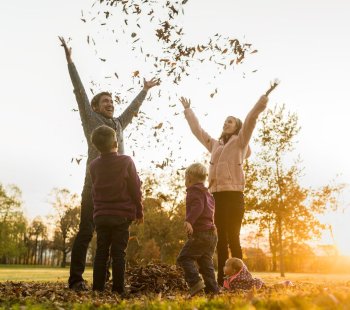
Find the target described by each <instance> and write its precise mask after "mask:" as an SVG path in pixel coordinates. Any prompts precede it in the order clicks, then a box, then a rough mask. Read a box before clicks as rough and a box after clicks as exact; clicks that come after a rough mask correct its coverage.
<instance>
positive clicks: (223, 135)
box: [219, 116, 243, 144]
mask: <svg viewBox="0 0 350 310" xmlns="http://www.w3.org/2000/svg"><path fill="white" fill-rule="evenodd" d="M232 117H233V118H234V119H235V121H236V126H237V128H236V130H235V131H234V132H233V133H224V132H222V133H221V136H220V138H219V141H222V142H223V143H224V144H226V143H227V142H228V140H230V138H231V137H232V136H234V135H235V136H237V135H238V133H239V132H240V130H241V129H242V125H243V124H242V121H241V120H240V119H239V118H238V117H234V116H232Z"/></svg>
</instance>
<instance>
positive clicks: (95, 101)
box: [91, 91, 112, 109]
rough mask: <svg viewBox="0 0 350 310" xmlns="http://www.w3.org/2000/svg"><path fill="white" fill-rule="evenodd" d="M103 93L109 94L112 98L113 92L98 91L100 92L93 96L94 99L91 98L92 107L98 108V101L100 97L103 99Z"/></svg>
mask: <svg viewBox="0 0 350 310" xmlns="http://www.w3.org/2000/svg"><path fill="white" fill-rule="evenodd" d="M103 95H105V96H109V97H111V98H112V94H111V93H109V92H107V91H103V92H101V93H98V94H97V95H95V96H94V97H93V98H92V100H91V107H92V108H95V109H96V108H98V103H99V102H100V99H101V97H102V96H103Z"/></svg>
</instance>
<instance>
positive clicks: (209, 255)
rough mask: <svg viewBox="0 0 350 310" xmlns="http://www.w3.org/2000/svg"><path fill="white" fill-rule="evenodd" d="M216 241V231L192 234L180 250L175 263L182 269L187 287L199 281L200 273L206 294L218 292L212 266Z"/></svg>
mask: <svg viewBox="0 0 350 310" xmlns="http://www.w3.org/2000/svg"><path fill="white" fill-rule="evenodd" d="M217 240H218V238H217V233H216V230H207V231H200V232H194V233H193V235H192V236H190V237H189V239H188V240H187V242H186V243H185V245H184V247H183V248H182V250H181V252H180V254H179V256H178V257H177V263H178V264H179V265H180V266H181V267H182V268H183V270H184V272H185V280H186V282H187V284H188V286H189V287H192V286H193V285H195V284H196V283H197V282H198V281H200V280H201V278H200V276H199V273H200V274H201V275H202V277H203V280H204V283H205V292H206V293H217V292H218V291H219V288H218V284H217V282H216V280H215V270H214V264H213V255H214V251H215V247H216V244H217ZM196 262H197V264H198V266H199V270H198V269H197V266H196Z"/></svg>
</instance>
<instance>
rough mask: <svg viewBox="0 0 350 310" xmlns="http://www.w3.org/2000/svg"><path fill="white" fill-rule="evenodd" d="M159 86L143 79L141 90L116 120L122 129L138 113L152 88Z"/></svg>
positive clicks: (154, 82)
mask: <svg viewBox="0 0 350 310" xmlns="http://www.w3.org/2000/svg"><path fill="white" fill-rule="evenodd" d="M156 85H159V81H158V80H157V79H155V78H153V79H152V80H150V81H146V80H145V79H143V89H142V90H141V91H140V93H139V94H138V95H137V96H136V98H135V99H134V100H133V101H132V102H131V103H130V105H129V106H128V107H127V108H126V109H125V110H124V112H123V113H122V114H121V115H120V116H119V117H118V120H119V122H120V124H121V126H122V128H123V129H125V127H126V126H128V125H129V124H130V123H131V120H132V118H133V117H134V116H135V115H136V114H137V113H138V111H139V109H140V106H141V104H142V102H143V101H144V100H145V98H146V95H147V92H148V90H149V89H151V88H152V87H154V86H156Z"/></svg>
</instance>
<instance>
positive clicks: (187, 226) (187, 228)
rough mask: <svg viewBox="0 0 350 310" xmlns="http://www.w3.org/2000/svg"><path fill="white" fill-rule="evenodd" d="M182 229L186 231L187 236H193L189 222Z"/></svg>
mask: <svg viewBox="0 0 350 310" xmlns="http://www.w3.org/2000/svg"><path fill="white" fill-rule="evenodd" d="M184 227H185V229H186V232H187V235H192V234H193V228H192V225H191V224H190V223H189V222H185V224H184Z"/></svg>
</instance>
